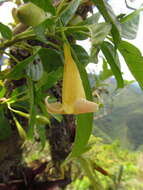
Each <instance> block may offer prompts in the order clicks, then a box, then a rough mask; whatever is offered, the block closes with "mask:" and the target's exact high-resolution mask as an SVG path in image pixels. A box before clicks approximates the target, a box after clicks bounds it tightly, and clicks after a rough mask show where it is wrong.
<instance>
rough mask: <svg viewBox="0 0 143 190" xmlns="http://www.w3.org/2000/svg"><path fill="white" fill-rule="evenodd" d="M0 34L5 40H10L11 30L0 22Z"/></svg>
mask: <svg viewBox="0 0 143 190" xmlns="http://www.w3.org/2000/svg"><path fill="white" fill-rule="evenodd" d="M0 33H1V35H2V36H3V37H4V38H5V39H9V40H10V39H11V38H12V31H11V29H10V28H9V27H8V26H6V25H4V24H3V23H1V22H0Z"/></svg>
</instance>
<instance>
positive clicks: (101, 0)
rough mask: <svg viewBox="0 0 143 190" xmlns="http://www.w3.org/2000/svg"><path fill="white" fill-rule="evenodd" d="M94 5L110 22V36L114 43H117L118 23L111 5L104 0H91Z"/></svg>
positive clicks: (118, 38)
mask: <svg viewBox="0 0 143 190" xmlns="http://www.w3.org/2000/svg"><path fill="white" fill-rule="evenodd" d="M92 1H93V3H95V6H97V8H98V9H99V11H100V13H101V14H102V15H103V17H104V19H105V21H106V22H109V23H111V24H112V30H111V33H112V36H113V39H114V43H115V44H116V45H117V44H118V43H119V42H120V23H119V22H118V20H117V19H116V16H115V14H114V12H113V10H112V8H111V6H110V5H109V4H108V3H107V2H106V1H105V0H92Z"/></svg>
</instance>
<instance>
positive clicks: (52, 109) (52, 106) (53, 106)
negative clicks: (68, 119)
mask: <svg viewBox="0 0 143 190" xmlns="http://www.w3.org/2000/svg"><path fill="white" fill-rule="evenodd" d="M48 99H49V97H46V98H45V103H46V106H47V111H48V112H49V113H53V114H64V110H63V106H62V104H61V103H60V102H56V103H49V102H48Z"/></svg>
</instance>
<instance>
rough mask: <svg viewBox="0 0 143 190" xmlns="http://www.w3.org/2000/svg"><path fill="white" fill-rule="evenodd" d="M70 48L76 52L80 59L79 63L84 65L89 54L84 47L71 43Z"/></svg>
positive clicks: (87, 61) (87, 60)
mask: <svg viewBox="0 0 143 190" xmlns="http://www.w3.org/2000/svg"><path fill="white" fill-rule="evenodd" d="M72 48H73V49H74V51H75V52H76V55H77V57H78V60H80V62H81V64H83V65H84V66H86V65H87V64H88V63H89V55H88V53H87V52H86V51H85V49H84V48H83V47H82V46H80V45H73V46H72Z"/></svg>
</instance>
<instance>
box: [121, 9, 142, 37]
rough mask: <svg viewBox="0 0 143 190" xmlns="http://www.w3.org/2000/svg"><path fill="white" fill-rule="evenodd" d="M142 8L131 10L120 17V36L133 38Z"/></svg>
mask: <svg viewBox="0 0 143 190" xmlns="http://www.w3.org/2000/svg"><path fill="white" fill-rule="evenodd" d="M141 11H143V8H140V9H138V10H135V11H133V12H132V13H130V14H129V15H127V16H125V17H123V18H121V19H120V22H121V29H122V30H121V32H122V36H123V37H124V38H127V39H131V40H132V39H135V38H136V35H137V31H138V27H139V17H140V15H139V14H140V12H141Z"/></svg>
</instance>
